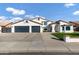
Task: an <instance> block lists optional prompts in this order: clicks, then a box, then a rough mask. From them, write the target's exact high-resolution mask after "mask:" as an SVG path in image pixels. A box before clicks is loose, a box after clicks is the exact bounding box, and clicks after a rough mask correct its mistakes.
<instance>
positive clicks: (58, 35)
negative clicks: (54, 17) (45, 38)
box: [52, 33, 65, 40]
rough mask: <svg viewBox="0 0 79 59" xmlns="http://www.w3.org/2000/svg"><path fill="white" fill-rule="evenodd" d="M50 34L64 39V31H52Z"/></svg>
mask: <svg viewBox="0 0 79 59" xmlns="http://www.w3.org/2000/svg"><path fill="white" fill-rule="evenodd" d="M52 35H54V36H56V37H57V38H58V39H59V40H63V39H64V36H65V35H64V33H52Z"/></svg>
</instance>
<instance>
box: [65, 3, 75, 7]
mask: <svg viewBox="0 0 79 59" xmlns="http://www.w3.org/2000/svg"><path fill="white" fill-rule="evenodd" d="M75 5H76V4H74V3H65V4H64V6H65V7H67V8H69V7H72V6H75Z"/></svg>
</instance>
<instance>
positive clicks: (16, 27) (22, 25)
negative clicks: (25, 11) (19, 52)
mask: <svg viewBox="0 0 79 59" xmlns="http://www.w3.org/2000/svg"><path fill="white" fill-rule="evenodd" d="M11 32H12V33H14V32H29V33H31V32H40V33H42V32H43V28H42V23H38V22H36V21H33V20H21V21H18V22H16V23H13V24H12V25H11Z"/></svg>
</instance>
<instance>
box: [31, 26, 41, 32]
mask: <svg viewBox="0 0 79 59" xmlns="http://www.w3.org/2000/svg"><path fill="white" fill-rule="evenodd" d="M32 32H40V26H32Z"/></svg>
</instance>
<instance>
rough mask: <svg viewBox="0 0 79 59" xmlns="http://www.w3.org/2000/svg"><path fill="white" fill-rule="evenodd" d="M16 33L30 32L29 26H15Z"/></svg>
mask: <svg viewBox="0 0 79 59" xmlns="http://www.w3.org/2000/svg"><path fill="white" fill-rule="evenodd" d="M15 32H29V26H15Z"/></svg>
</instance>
